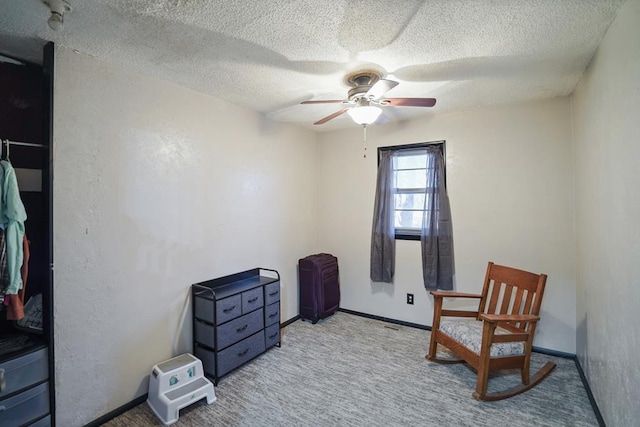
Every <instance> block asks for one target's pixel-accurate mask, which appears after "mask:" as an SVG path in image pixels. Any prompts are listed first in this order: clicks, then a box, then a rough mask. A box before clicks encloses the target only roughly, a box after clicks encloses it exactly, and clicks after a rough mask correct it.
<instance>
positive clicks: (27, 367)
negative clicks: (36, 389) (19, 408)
mask: <svg viewBox="0 0 640 427" xmlns="http://www.w3.org/2000/svg"><path fill="white" fill-rule="evenodd" d="M47 351H48V349H46V348H42V349H40V350H37V351H34V352H32V353H29V354H25V355H24V356H20V357H16V358H15V359H11V360H8V361H6V362H4V363H1V364H0V382H2V381H3V382H4V387H2V391H0V399H2V397H3V396H7V395H9V394H11V393H14V392H16V391H18V390H22V389H24V388H27V387H29V386H32V385H33V384H36V383H39V382H41V381H44V380H46V379H47V378H48V377H49V362H48V360H49V358H48V355H47Z"/></svg>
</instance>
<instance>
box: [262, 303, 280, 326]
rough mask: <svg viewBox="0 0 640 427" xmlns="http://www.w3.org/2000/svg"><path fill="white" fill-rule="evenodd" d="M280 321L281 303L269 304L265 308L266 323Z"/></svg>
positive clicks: (270, 323) (266, 324) (267, 324)
mask: <svg viewBox="0 0 640 427" xmlns="http://www.w3.org/2000/svg"><path fill="white" fill-rule="evenodd" d="M276 322H277V323H280V303H279V302H276V303H273V304H271V305H268V306H266V307H265V309H264V325H265V326H269V325H273V324H274V323H276Z"/></svg>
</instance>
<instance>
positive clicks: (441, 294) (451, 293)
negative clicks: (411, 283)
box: [430, 291, 482, 299]
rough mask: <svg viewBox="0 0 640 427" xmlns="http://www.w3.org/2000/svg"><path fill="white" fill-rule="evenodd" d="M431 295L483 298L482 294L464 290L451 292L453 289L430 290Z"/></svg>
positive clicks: (435, 296)
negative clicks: (467, 292) (468, 292)
mask: <svg viewBox="0 0 640 427" xmlns="http://www.w3.org/2000/svg"><path fill="white" fill-rule="evenodd" d="M430 294H431V295H433V297H434V298H442V297H446V298H478V299H480V298H482V295H480V294H466V293H463V292H451V291H431V292H430Z"/></svg>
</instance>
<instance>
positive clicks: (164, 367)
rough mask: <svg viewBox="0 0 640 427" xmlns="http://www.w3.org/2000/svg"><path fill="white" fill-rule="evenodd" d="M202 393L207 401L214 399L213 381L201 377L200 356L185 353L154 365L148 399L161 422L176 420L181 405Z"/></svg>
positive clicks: (167, 423) (173, 421)
mask: <svg viewBox="0 0 640 427" xmlns="http://www.w3.org/2000/svg"><path fill="white" fill-rule="evenodd" d="M204 397H206V398H207V404H212V403H213V402H215V401H216V394H215V391H214V389H213V384H211V381H209V380H208V379H206V378H205V377H204V371H203V370H202V362H201V361H200V359H198V358H196V357H194V356H192V355H191V354H189V353H185V354H183V355H181V356H178V357H174V358H173V359H169V360H167V361H166V362H162V363H159V364H157V365H155V366H154V367H153V370H152V371H151V376H150V377H149V397H148V398H147V403H148V404H149V407H150V408H151V410H152V411H153V413H154V414H156V416H157V417H158V418H160V421H162V424H164V425H166V426H168V425H170V424H173V423H175V422H176V421H178V415H179V411H180V409H182V408H184V407H186V406H189V405H191V404H192V403H195V402H197V401H198V400H200V399H202V398H204Z"/></svg>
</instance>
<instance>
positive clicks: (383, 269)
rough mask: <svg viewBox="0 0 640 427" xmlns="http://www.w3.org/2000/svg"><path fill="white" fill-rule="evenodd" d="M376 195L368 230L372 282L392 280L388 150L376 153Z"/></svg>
mask: <svg viewBox="0 0 640 427" xmlns="http://www.w3.org/2000/svg"><path fill="white" fill-rule="evenodd" d="M380 156H381V157H380V163H379V165H378V180H377V184H376V199H375V206H374V209H373V227H372V231H371V270H370V277H371V280H372V281H374V282H385V283H392V282H393V274H394V271H395V264H396V239H395V228H394V224H393V217H392V215H391V210H392V209H393V203H394V191H395V189H394V187H395V186H394V185H393V164H392V161H391V158H392V156H393V152H392V151H383V152H382V153H381V154H380Z"/></svg>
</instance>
